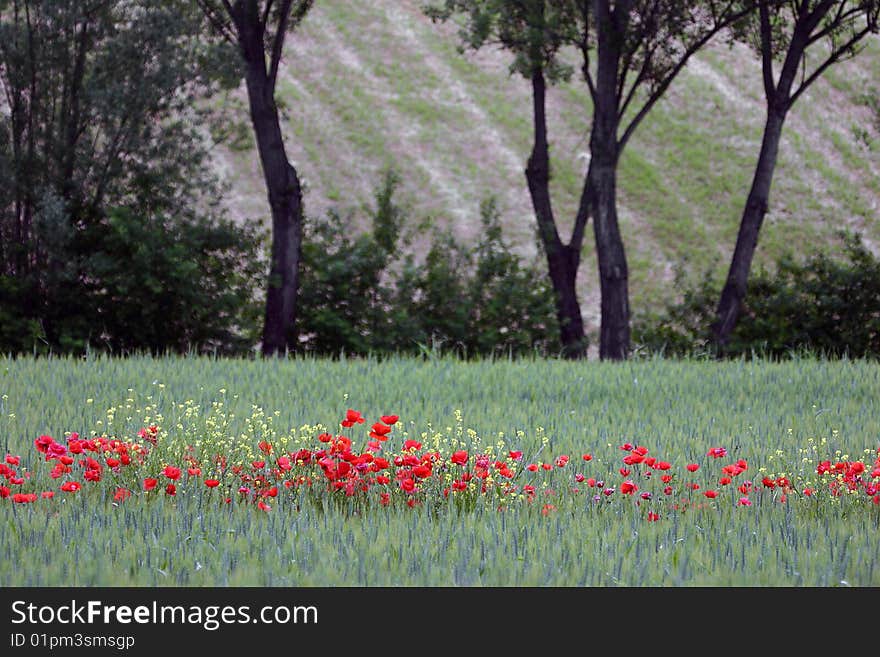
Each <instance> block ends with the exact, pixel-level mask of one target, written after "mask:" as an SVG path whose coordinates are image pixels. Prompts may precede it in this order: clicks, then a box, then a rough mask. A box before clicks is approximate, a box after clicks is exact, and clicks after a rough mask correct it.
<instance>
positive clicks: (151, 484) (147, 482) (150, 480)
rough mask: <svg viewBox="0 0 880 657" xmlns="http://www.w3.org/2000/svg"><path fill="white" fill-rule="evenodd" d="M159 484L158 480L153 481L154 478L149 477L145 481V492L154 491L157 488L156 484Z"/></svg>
mask: <svg viewBox="0 0 880 657" xmlns="http://www.w3.org/2000/svg"><path fill="white" fill-rule="evenodd" d="M158 483H159V480H158V479H153V478H152V477H147V478H146V479H144V490H153V489H154V488H155V487H156V484H158Z"/></svg>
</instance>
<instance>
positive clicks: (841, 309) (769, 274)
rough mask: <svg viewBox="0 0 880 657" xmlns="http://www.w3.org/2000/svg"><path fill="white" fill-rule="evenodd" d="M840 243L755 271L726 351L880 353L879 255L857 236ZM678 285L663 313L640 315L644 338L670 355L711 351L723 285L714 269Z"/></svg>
mask: <svg viewBox="0 0 880 657" xmlns="http://www.w3.org/2000/svg"><path fill="white" fill-rule="evenodd" d="M841 242H842V245H843V249H842V255H837V254H836V251H834V252H832V251H829V250H828V249H817V250H815V251H814V252H813V253H812V254H809V255H807V256H806V257H804V258H801V259H797V258H795V257H794V256H792V255H786V256H784V257H782V258H780V259H779V260H778V261H777V263H776V267H775V269H774V270H769V269H762V270H760V271H757V272H755V274H754V275H753V276H752V280H751V282H750V283H749V289H748V294H747V296H746V304H745V306H746V307H745V311H744V313H743V316H742V317H741V319H740V321H739V323H738V324H737V327H736V330H735V331H734V332H733V336H732V339H731V343H730V345H729V346H728V350H727V353H728V355H731V356H735V357H738V356H750V355H753V354H761V355H765V356H770V357H776V358H779V357H786V356H789V355H791V354H792V353H797V352H813V353H821V354H822V355H825V356H831V357H841V356H848V357H853V358H877V357H878V356H880V259H878V258H877V257H876V256H875V255H873V254H872V253H871V251H870V250H869V249H868V248H867V247H866V245H865V244H864V243H863V241H862V239H861V238H860V237H859V235H857V234H852V233H842V234H841ZM677 286H678V288H679V290H680V293H681V295H680V298H679V299H678V300H676V301H675V302H673V303H670V304H669V305H668V306H667V307H666V310H665V312H663V313H659V314H655V315H644V316H642V317H641V318H640V319H639V320H638V321H637V323H636V327H635V330H636V335H637V336H638V338H637V339H638V342H639V343H640V344H641V345H642V346H643V347H644V348H645V349H647V350H649V351H662V352H664V353H666V354H669V355H685V354H695V353H711V351H712V347H711V330H710V324H711V322H712V321H713V319H714V311H715V306H714V304H715V301H716V300H717V298H718V290H719V289H720V285H719V284H718V282H717V281H716V280H715V278H714V277H713V275H712V273H711V272H709V273H707V274H705V275H704V276H703V277H702V279H701V280H699V281H698V282H696V283H688V282H687V281H685V280H684V278H683V277H681V276H680V277H679V279H678V282H677Z"/></svg>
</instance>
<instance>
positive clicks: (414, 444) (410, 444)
mask: <svg viewBox="0 0 880 657" xmlns="http://www.w3.org/2000/svg"><path fill="white" fill-rule="evenodd" d="M421 448H422V443H420V442H419V441H418V440H412V439H410V440H407V441H405V442H404V443H403V450H404V451H407V450H410V449H421Z"/></svg>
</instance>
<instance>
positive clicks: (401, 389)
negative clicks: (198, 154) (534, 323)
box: [0, 356, 880, 587]
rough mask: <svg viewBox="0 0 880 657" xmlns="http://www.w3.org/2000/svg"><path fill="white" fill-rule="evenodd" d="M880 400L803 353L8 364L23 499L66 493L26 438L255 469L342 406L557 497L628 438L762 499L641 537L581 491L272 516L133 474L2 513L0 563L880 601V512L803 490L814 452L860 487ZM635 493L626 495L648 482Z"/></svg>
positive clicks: (1, 570)
mask: <svg viewBox="0 0 880 657" xmlns="http://www.w3.org/2000/svg"><path fill="white" fill-rule="evenodd" d="M878 391H880V367H878V365H877V364H876V363H869V362H858V361H846V360H844V361H833V362H832V361H823V360H816V359H811V358H795V359H792V360H790V361H786V362H782V363H771V362H766V361H758V360H754V361H752V360H750V361H745V360H744V361H735V362H723V363H721V362H714V361H708V360H707V361H700V360H692V361H670V360H663V359H659V358H657V359H648V360H638V359H636V360H633V361H630V362H625V363H601V362H589V363H584V362H580V363H575V362H563V361H552V360H529V359H524V360H517V361H505V360H495V361H473V362H465V361H459V360H455V359H451V358H441V357H437V358H431V357H426V358H422V359H404V358H391V359H385V360H381V361H380V360H375V359H346V358H340V359H337V360H317V359H299V358H291V359H288V360H277V361H271V362H266V361H260V360H246V359H238V360H223V359H212V358H205V357H173V358H172V357H168V358H151V357H130V358H126V359H113V358H107V357H97V356H96V357H88V358H84V359H73V358H39V359H33V358H16V359H9V358H7V359H3V360H0V449H2V450H3V454H9V455H21V457H22V459H23V460H26V461H27V462H28V463H29V464H30V471H32V473H33V479H32V480H28V481H27V482H25V484H23V487H27V486H31V488H30V489H33V490H37V491H39V490H43V489H46V490H49V489H54V490H55V491H58V483H59V482H58V481H53V480H52V479H50V477H49V476H48V474H47V473H48V471H49V469H50V468H48V467H45V464H43V463H41V462H40V461H41V457H42V455H40V454H39V453H38V452H37V451H36V450H35V449H34V441H35V440H36V439H37V438H38V437H39V436H41V435H50V436H53V437H54V438H55V439H56V440H57V441H59V442H63V441H64V439H65V435H66V434H67V433H68V432H77V433H79V434H80V435H81V436H90V435H114V436H127V437H133V436H135V435H136V432H137V431H138V430H139V429H141V428H143V427H144V426H145V424H147V423H155V424H158V425H160V426H161V428H162V432H163V433H162V440H164V441H165V442H167V443H168V444H169V445H182V444H183V443H188V442H199V443H200V444H201V441H204V440H209V439H210V438H211V435H215V436H217V435H220V434H222V435H224V436H231V437H234V438H235V440H236V441H240V444H235V445H233V444H232V443H228V444H226V447H227V448H228V449H229V450H231V451H233V452H235V451H236V450H239V451H238V452H236V453H241V454H245V455H246V456H247V458H251V457H253V455H254V454H257V455H259V453H258V450H257V442H258V441H259V440H260V439H261V437H262V438H266V437H270V438H273V439H274V440H276V441H277V440H280V438H279V437H280V436H282V435H313V434H314V433H315V432H316V431H318V430H319V427H325V428H328V430H329V431H332V432H338V431H341V430H342V429H340V428H339V421H340V419H344V418H345V417H346V412H347V409H357V410H358V411H360V412H361V413H363V415H364V417H366V418H367V420H366V423H365V424H363V425H355V426H354V427H352V428H350V429H347V430H346V431H348V434H347V435H349V436H351V437H352V441H353V442H355V443H358V444H360V443H363V442H364V440H366V438H367V432H368V431H369V427H370V424H371V423H372V422H373V421H374V419H375V418H378V417H380V416H381V415H389V414H396V415H399V418H400V419H399V421H398V423H397V424H396V425H395V432H396V434H394V435H396V436H398V438H396V439H399V440H402V439H403V438H404V437H409V438H412V439H419V440H421V441H424V442H426V443H428V444H429V445H430V444H433V445H440V449H445V446H446V445H452V447H454V448H457V449H464V450H467V451H469V452H471V453H475V452H476V451H478V450H479V449H484V450H487V449H488V450H489V451H490V452H491V449H493V447H491V446H494V449H496V451H501V450H502V449H503V450H505V453H506V450H508V449H509V450H513V449H517V450H521V451H522V452H523V453H524V455H525V456H524V459H523V461H522V464H523V465H524V464H525V463H526V462H529V461H535V462H536V463H537V462H550V463H553V461H552V459H555V458H557V457H558V456H559V455H567V456H569V457H570V459H571V460H570V461H569V462H568V464H566V465H565V467H564V468H562V467H558V468H557V467H556V465H554V466H553V467H554V472H552V473H550V474H552V475H553V476H554V477H557V479H555V480H554V482H555V484H554V485H556V484H559V483H560V482H565V483H566V485H568V482H569V479H566V477H572V476H574V475H575V473H582V474H583V475H585V476H586V477H594V478H595V477H598V478H604V479H606V480H608V481H609V482H610V481H612V480H614V485H615V486H618V485H619V484H620V481H621V480H622V477H621V475H620V474H617V472H618V468H619V467H621V465H622V464H621V457H622V456H624V455H625V454H626V452H625V451H621V448H620V446H621V445H623V444H627V443H630V444H632V445H634V446H635V445H639V446H644V447H646V448H647V450H648V453H649V454H656V455H658V456H660V457H662V459H663V460H665V461H667V462H669V464H671V469H670V470H669V472H675V473H677V474H676V476H677V477H682V476H683V475H682V474H681V473H684V475H685V476H686V475H687V471H686V470H685V464H689V463H695V464H701V469H700V470H699V471H698V473H697V474H702V473H704V472H707V473H708V472H709V470H710V469H711V468H713V467H715V466H714V464H713V463H711V462H710V461H713V460H714V459H710V458H708V457H707V453H708V452H709V451H710V450H711V449H713V448H716V447H723V448H725V449H726V451H727V453H728V454H729V457H728V458H727V459H726V460H724V461H721V460H719V464H720V463H722V462H723V463H732V462H734V461H736V460H738V459H742V460H744V461H745V462H747V463H748V470H747V471H746V472H745V473H743V474H740V475H738V476H737V478H736V479H737V480H736V481H735V482H734V483H733V484H732V486H736V485H738V484H741V483H742V481H743V480H744V479H745V478H748V480H750V481H751V482H753V484H754V487H755V488H754V492H753V493H751V495H750V500H751V503H750V505H749V506H742V505H741V504H739V503H738V502H737V500H739V499H741V495H740V494H739V493H732V492H728V491H727V490H722V491H721V493H719V496H718V498H717V499H713V500H709V499H708V498H705V497H703V496H702V495H700V493H702V492H703V489H701V490H699V491H694V492H693V499H694V500H696V499H701V500H702V503H693V504H690V505H683V504H680V505H677V504H673V500H672V499H669V500H663V499H661V498H662V494H660V493H659V488H652V489H651V490H654V491H655V492H656V493H657V494H656V496H655V497H654V498H653V499H651V500H649V502H650V504H651V505H652V506H651V507H650V508H651V509H654V510H656V511H657V514H658V516H659V517H658V518H657V519H656V520H654V521H647V520H646V513H645V509H646V507H645V505H644V504H648V501H645V503H644V504H636V503H635V501H634V500H635V499H636V498H635V496H625V495H621V494H620V493H621V492H622V491H617V492H616V493H615V496H614V497H609V498H608V499H600V500H599V501H596V500H595V499H594V495H593V491H592V490H590V491H588V492H581V493H579V494H577V495H575V494H570V495H564V496H563V495H559V496H558V497H554V498H552V500H551V501H552V505H549V504H545V499H544V498H541V497H539V498H538V499H537V500H536V501H535V502H528V501H525V500H522V498H521V497H520V498H518V499H519V501H516V502H514V503H510V504H507V505H505V506H504V508H499V506H500V505H499V504H496V502H494V501H491V500H488V501H484V500H482V499H476V500H475V501H474V502H473V503H472V504H467V505H462V504H454V503H450V502H448V501H445V500H444V498H443V496H442V495H440V494H439V493H438V494H437V498H438V501H436V503H421V504H418V505H415V506H413V507H410V506H408V505H406V504H390V505H388V506H383V505H380V504H378V503H374V502H370V503H365V504H361V505H352V504H348V505H347V504H346V502H345V500H344V499H343V500H341V503H340V501H339V499H338V497H339V495H333V494H317V493H303V492H302V491H298V492H297V491H293V492H291V491H288V490H286V489H282V492H281V494H279V495H278V497H277V498H274V499H272V500H271V503H272V509H271V511H270V512H265V513H263V512H259V511H256V510H255V507H254V506H253V505H247V504H225V505H224V504H222V503H217V502H216V499H213V498H211V496H210V493H211V491H209V490H208V489H207V488H205V487H204V486H199V485H196V484H198V483H199V482H196V484H193V485H187V486H186V487H183V486H182V485H181V490H180V493H179V494H177V495H175V496H173V497H171V496H169V495H166V494H164V493H161V492H159V493H157V494H145V493H144V491H143V490H141V489H139V488H137V486H138V485H139V481H140V480H138V481H137V482H135V483H134V484H132V485H131V490H132V494H131V495H130V497H127V498H126V499H125V500H124V501H115V500H114V498H113V494H112V492H113V490H114V489H113V488H112V487H108V486H103V485H102V486H97V485H96V486H90V485H84V486H83V488H82V490H79V491H78V492H76V493H73V494H66V493H62V492H56V493H55V494H54V497H53V498H52V499H38V500H37V501H36V502H33V503H30V504H15V503H12V501H11V498H6V499H2V500H0V550H2V553H3V554H5V555H15V558H14V559H12V558H8V559H3V560H2V561H0V585H2V586H260V587H265V586H295V587H309V586H432V587H435V586H437V587H438V586H474V587H476V586H542V587H543V586H557V587H575V586H577V587H580V586H597V587H598V586H604V587H616V586H640V587H654V586H675V587H685V586H727V587H738V586H766V587H771V586H773V587H776V586H779V587H781V586H786V587H790V586H798V587H839V586H852V587H869V586H878V585H880V565H878V561H880V541H878V540H877V537H878V529H880V505H878V504H876V503H875V502H874V501H872V498H871V497H870V496H869V495H865V494H864V493H858V494H856V493H850V492H848V491H844V492H843V493H842V494H840V495H836V496H835V495H830V494H827V491H825V490H816V492H815V493H814V494H813V495H805V494H804V489H805V488H807V487H808V486H813V488H814V489H821V487H822V481H820V480H819V479H818V478H817V476H816V472H815V469H816V463H817V462H819V461H821V460H823V459H828V460H830V461H831V462H832V463H833V462H836V461H854V460H856V459H861V460H862V461H864V462H865V463H866V465H867V468H868V471H870V469H871V467H872V464H873V463H874V462H875V461H876V459H877V448H878V446H880V413H878V410H877V399H878ZM221 421H222V426H219V424H218V423H220V422H221ZM450 441H451V442H450ZM249 442H250V443H251V444H245V443H249ZM389 444H390V442H389ZM160 446H161V441H160ZM487 446H490V447H487ZM157 449H158V447H157ZM450 449H451V448H450ZM170 453H171V452H170V451H166V452H164V454H166V455H167V454H170ZM583 454H590V455H592V457H593V458H592V460H591V461H589V462H586V461H585V460H584V459H582V455H583ZM716 470H717V468H716ZM712 472H713V473H714V472H715V470H713V471H712ZM520 474H521V475H523V476H525V475H530V474H531V473H529V472H528V471H527V470H526V469H525V468H521V471H520ZM540 474H541V473H540V471H539V472H538V473H537V475H540ZM658 475H659V473H658ZM768 475H772V476H773V477H777V476H784V477H788V478H789V479H790V480H791V482H792V483H793V490H792V491H791V492H790V494H789V495H787V496H786V499H785V500H784V501H780V499H779V492H778V491H776V490H774V491H769V490H766V491H762V490H759V489H760V488H761V481H762V478H764V477H766V476H768ZM867 475H868V472H866V473H865V476H867ZM631 476H633V475H631ZM517 477H518V478H517V479H514V480H513V481H514V482H524V481H526V480H525V478H522V479H520V478H519V475H517ZM709 477H710V475H709V474H707V475H706V478H709ZM711 477H715V475H714V474H712V475H711ZM716 478H717V477H716ZM655 480H656V476H655ZM183 481H184V479H181V480H180V482H183ZM634 481H637V483H638V484H639V486H640V487H641V490H648V489H649V487H650V486H654V485H655V483H656V484H657V485H659V482H655V481H648V480H647V479H645V480H642V479H638V480H634ZM713 481H714V480H713ZM875 481H876V480H875ZM0 483H2V482H0ZM102 483H103V482H102ZM129 483H131V482H129ZM162 485H163V486H164V481H163V483H162ZM606 485H609V484H606ZM390 486H391V488H390V489H389V490H392V489H393V490H394V494H395V495H398V494H401V495H402V494H403V493H401V492H400V491H399V490H398V489H396V488H395V486H394V483H393V482H392V484H391V485H390ZM581 486H582V487H583V488H586V486H587V483H586V482H584V483H582V484H581ZM53 487H54V488H53ZM557 487H560V488H561V487H562V486H561V484H560V485H559V486H557ZM704 488H705V486H704ZM728 488H729V487H728ZM30 489H28V490H30ZM596 490H597V491H598V490H599V488H596ZM719 490H720V488H719ZM108 491H109V492H108ZM154 492H155V491H154ZM545 492H546V491H544V490H541V488H540V486H539V491H538V495H539V496H540V495H541V494H544V493H545ZM337 493H339V491H337ZM722 493H723V494H722ZM771 493H772V494H771ZM595 497H596V498H599V497H603V496H600V495H596V496H595ZM450 499H451V498H450ZM547 499H550V498H549V497H548V498H547ZM548 506H549V509H550V510H549V511H548Z"/></svg>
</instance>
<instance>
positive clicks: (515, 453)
mask: <svg viewBox="0 0 880 657" xmlns="http://www.w3.org/2000/svg"><path fill="white" fill-rule="evenodd" d="M507 455H508V456H509V457H510V458H511V460H513V461H519V460H520V459H521V458H522V452H521V451H520V450H518V449H517V450H511V451H509V452H507Z"/></svg>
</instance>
